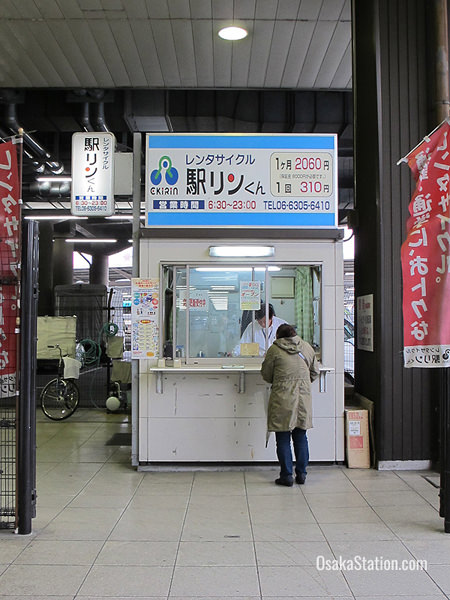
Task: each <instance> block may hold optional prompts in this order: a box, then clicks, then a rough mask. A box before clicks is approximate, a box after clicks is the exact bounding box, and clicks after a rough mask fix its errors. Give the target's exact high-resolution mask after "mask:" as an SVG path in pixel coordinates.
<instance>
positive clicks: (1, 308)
mask: <svg viewBox="0 0 450 600" xmlns="http://www.w3.org/2000/svg"><path fill="white" fill-rule="evenodd" d="M19 193H20V187H19V175H18V168H17V147H16V145H15V144H14V143H13V142H6V143H3V144H0V390H1V392H0V398H1V397H6V396H11V395H13V394H14V393H15V389H16V369H17V363H16V354H17V335H18V334H17V318H18V316H19V309H18V293H19V286H18V269H19V263H20V245H19V243H20V204H19Z"/></svg>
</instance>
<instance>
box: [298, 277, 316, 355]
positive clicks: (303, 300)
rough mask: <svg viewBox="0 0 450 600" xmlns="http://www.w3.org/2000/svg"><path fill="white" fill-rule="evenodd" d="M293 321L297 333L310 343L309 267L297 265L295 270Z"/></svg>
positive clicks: (311, 333) (310, 294) (311, 324)
mask: <svg viewBox="0 0 450 600" xmlns="http://www.w3.org/2000/svg"><path fill="white" fill-rule="evenodd" d="M295 322H296V324H297V334H298V335H299V336H300V337H301V338H302V339H304V340H305V341H306V342H308V343H310V344H312V342H313V339H314V312H313V285H312V275H311V267H297V268H296V270H295Z"/></svg>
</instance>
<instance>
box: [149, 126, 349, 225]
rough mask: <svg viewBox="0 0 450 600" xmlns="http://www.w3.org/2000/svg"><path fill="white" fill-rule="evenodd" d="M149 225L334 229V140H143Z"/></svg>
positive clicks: (179, 137) (303, 137) (306, 136)
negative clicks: (144, 141)
mask: <svg viewBox="0 0 450 600" xmlns="http://www.w3.org/2000/svg"><path fill="white" fill-rule="evenodd" d="M146 141H147V143H146V182H145V183H146V186H145V194H146V226H147V227H187V226H189V227H230V226H236V227H246V228H248V227H254V228H258V227H265V228H266V227H272V228H274V227H277V228H280V227H281V228H285V227H289V228H296V227H310V228H312V227H314V228H321V227H323V228H329V227H336V226H337V206H338V191H337V136H336V135H328V134H327V135H325V134H316V135H314V134H285V135H283V134H281V135H234V134H219V135H210V134H155V135H153V134H147V139H146Z"/></svg>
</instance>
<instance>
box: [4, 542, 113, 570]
mask: <svg viewBox="0 0 450 600" xmlns="http://www.w3.org/2000/svg"><path fill="white" fill-rule="evenodd" d="M102 545H103V542H100V541H97V542H91V541H82V542H77V541H50V540H41V539H36V540H33V541H32V542H31V543H30V544H29V545H28V546H27V547H26V548H25V550H24V551H23V552H22V554H21V555H20V556H19V557H18V558H17V560H16V561H15V564H16V565H92V563H93V562H94V560H95V558H96V556H97V554H98V553H99V552H100V549H101V547H102Z"/></svg>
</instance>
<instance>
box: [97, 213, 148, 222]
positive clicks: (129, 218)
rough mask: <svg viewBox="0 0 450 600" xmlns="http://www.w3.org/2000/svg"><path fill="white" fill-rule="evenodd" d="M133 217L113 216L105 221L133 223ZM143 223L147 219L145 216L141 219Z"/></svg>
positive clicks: (127, 215)
mask: <svg viewBox="0 0 450 600" xmlns="http://www.w3.org/2000/svg"><path fill="white" fill-rule="evenodd" d="M133 218H134V217H133V215H129V214H126V215H111V216H110V217H105V219H110V220H112V221H132V220H133ZM139 218H140V220H141V221H143V220H144V219H145V216H142V217H139Z"/></svg>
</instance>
